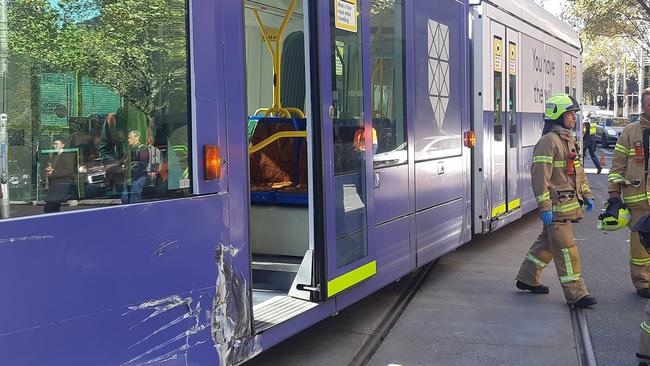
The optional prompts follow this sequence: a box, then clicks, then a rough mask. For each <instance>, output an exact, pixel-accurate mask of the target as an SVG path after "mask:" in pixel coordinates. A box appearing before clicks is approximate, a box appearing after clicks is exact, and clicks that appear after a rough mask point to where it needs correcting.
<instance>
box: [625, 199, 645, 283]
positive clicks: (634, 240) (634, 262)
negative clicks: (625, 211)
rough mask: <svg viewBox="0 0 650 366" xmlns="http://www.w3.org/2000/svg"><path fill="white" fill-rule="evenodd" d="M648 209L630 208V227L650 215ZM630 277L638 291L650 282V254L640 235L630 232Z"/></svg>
mask: <svg viewBox="0 0 650 366" xmlns="http://www.w3.org/2000/svg"><path fill="white" fill-rule="evenodd" d="M646 206H647V208H630V216H631V221H630V224H629V227H632V226H634V224H636V223H637V221H639V220H640V219H641V217H643V216H644V215H647V214H648V213H650V206H649V205H647V204H646ZM630 276H631V277H632V284H633V285H634V288H636V289H637V290H639V289H642V288H647V287H648V284H649V282H650V281H649V280H650V254H648V252H647V251H646V250H645V248H644V247H643V245H641V241H639V234H638V233H635V232H630Z"/></svg>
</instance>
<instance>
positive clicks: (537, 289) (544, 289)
mask: <svg viewBox="0 0 650 366" xmlns="http://www.w3.org/2000/svg"><path fill="white" fill-rule="evenodd" d="M516 286H517V288H518V289H520V290H524V291H530V292H532V293H534V294H548V293H549V290H548V286H544V285H538V286H530V285H527V284H525V283H523V282H521V281H517V283H516Z"/></svg>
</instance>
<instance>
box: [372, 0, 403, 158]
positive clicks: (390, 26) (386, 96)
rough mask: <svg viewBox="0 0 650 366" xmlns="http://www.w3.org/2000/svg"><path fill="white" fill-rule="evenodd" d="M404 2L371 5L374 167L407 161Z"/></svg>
mask: <svg viewBox="0 0 650 366" xmlns="http://www.w3.org/2000/svg"><path fill="white" fill-rule="evenodd" d="M403 9H404V2H403V1H400V0H396V1H388V2H387V1H380V0H373V1H371V3H370V28H371V29H370V36H371V40H370V45H371V47H370V55H371V57H372V71H371V75H372V77H371V84H372V95H371V99H372V108H373V113H372V114H373V118H372V125H373V128H374V130H375V134H376V136H377V141H373V148H374V153H375V158H374V166H375V168H378V167H385V166H389V165H395V164H401V163H406V162H407V160H408V159H407V151H408V149H407V146H406V126H405V118H404V90H405V89H404V51H403V48H404V47H403V44H404V35H403V21H402V19H403Z"/></svg>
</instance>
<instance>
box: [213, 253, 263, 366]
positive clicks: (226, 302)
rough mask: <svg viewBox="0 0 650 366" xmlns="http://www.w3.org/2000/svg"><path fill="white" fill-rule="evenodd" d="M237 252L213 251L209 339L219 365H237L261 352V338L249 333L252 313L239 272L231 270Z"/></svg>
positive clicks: (246, 288)
mask: <svg viewBox="0 0 650 366" xmlns="http://www.w3.org/2000/svg"><path fill="white" fill-rule="evenodd" d="M238 253H239V249H237V248H235V247H232V246H230V245H224V244H219V245H217V248H216V252H215V260H216V264H217V270H218V277H217V282H216V286H215V287H216V293H215V297H214V301H213V304H212V339H213V340H214V343H215V346H216V348H217V353H218V354H219V365H220V366H227V365H234V364H239V363H241V362H243V361H246V360H248V359H251V358H253V357H255V356H256V355H257V354H259V353H260V352H261V351H262V344H261V337H260V336H259V335H255V336H252V335H251V334H250V329H251V322H252V313H251V301H250V294H249V292H248V286H247V285H246V280H245V277H244V275H243V273H241V272H236V271H235V270H234V269H233V264H232V258H233V257H235V256H237V254H238Z"/></svg>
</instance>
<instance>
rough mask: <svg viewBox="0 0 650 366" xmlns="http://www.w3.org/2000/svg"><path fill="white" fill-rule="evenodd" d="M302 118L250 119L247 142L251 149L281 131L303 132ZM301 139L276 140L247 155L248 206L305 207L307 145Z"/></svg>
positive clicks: (303, 121) (304, 127) (303, 122)
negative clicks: (249, 199) (248, 173)
mask: <svg viewBox="0 0 650 366" xmlns="http://www.w3.org/2000/svg"><path fill="white" fill-rule="evenodd" d="M306 125H307V121H306V119H304V118H277V117H259V116H254V117H250V118H249V119H248V139H249V143H250V145H252V146H254V145H256V144H258V143H260V142H261V141H263V140H264V139H266V138H268V137H270V136H272V135H274V134H276V133H278V132H282V131H305V129H306ZM304 140H305V139H304V138H282V139H278V140H276V141H274V142H272V143H271V144H269V145H268V146H266V147H264V148H262V149H261V150H259V151H257V152H254V153H252V154H250V157H249V159H250V185H251V203H253V204H269V205H298V206H306V205H307V202H308V199H307V144H306V142H305V141H304Z"/></svg>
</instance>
